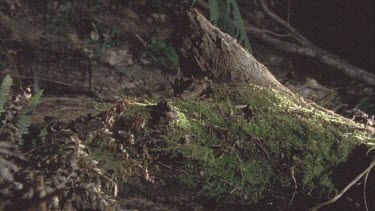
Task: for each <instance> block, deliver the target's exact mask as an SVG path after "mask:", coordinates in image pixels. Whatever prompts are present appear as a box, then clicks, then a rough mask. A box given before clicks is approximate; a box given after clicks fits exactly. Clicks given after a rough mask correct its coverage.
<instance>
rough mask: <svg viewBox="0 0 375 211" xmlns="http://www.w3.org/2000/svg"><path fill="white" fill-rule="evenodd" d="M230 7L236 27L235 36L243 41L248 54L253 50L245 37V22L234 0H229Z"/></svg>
mask: <svg viewBox="0 0 375 211" xmlns="http://www.w3.org/2000/svg"><path fill="white" fill-rule="evenodd" d="M231 3H232V8H233V17H234V18H233V19H234V22H235V23H236V29H237V35H236V37H238V38H239V42H240V43H243V44H244V45H245V48H246V49H247V50H248V51H249V53H250V54H253V51H252V49H251V45H250V41H249V38H248V37H247V34H246V30H245V24H244V21H243V19H242V15H241V12H240V8H239V7H238V4H237V2H236V1H235V0H231Z"/></svg>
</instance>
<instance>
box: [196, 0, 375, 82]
mask: <svg viewBox="0 0 375 211" xmlns="http://www.w3.org/2000/svg"><path fill="white" fill-rule="evenodd" d="M259 2H260V4H261V7H262V9H263V11H264V12H265V14H267V15H268V16H269V17H270V18H271V19H272V20H273V21H274V22H275V23H278V24H279V25H281V27H283V29H285V30H286V31H288V32H289V33H290V34H291V35H292V37H294V38H296V40H298V41H299V43H298V44H296V43H293V42H290V41H284V40H281V39H280V37H278V36H276V37H275V36H273V34H272V33H270V32H268V31H266V30H263V29H260V28H257V27H255V26H252V25H250V24H245V28H246V32H247V34H248V35H249V37H251V38H255V39H257V40H260V41H262V42H264V43H266V44H267V45H270V46H272V47H274V48H276V49H278V50H280V51H283V52H286V53H292V54H298V55H302V56H304V57H307V58H309V59H313V60H314V61H316V62H318V63H320V64H323V65H325V66H327V67H329V68H331V69H333V70H336V71H339V72H341V73H343V74H345V75H346V76H348V77H350V78H353V79H355V80H358V81H360V82H362V83H365V84H367V85H369V86H374V87H375V75H374V74H372V73H369V72H367V71H365V70H363V69H361V68H359V67H356V66H354V65H351V64H349V63H348V62H347V61H345V60H344V59H341V58H340V57H339V56H337V55H335V54H332V53H330V52H328V51H326V50H324V49H321V48H319V47H317V46H316V45H314V44H313V43H311V42H310V41H309V40H307V39H306V38H305V37H304V36H303V35H302V34H301V33H299V32H298V31H297V30H296V29H295V28H293V27H292V26H291V25H290V24H289V23H288V22H286V21H285V20H283V19H282V18H281V17H279V16H277V15H276V14H275V13H273V12H272V11H271V10H270V9H269V8H268V7H267V5H266V4H265V3H264V1H263V0H261V1H259ZM197 5H199V6H200V8H201V9H203V10H204V12H205V13H207V14H208V13H209V5H208V4H207V3H206V2H205V1H203V0H198V1H197Z"/></svg>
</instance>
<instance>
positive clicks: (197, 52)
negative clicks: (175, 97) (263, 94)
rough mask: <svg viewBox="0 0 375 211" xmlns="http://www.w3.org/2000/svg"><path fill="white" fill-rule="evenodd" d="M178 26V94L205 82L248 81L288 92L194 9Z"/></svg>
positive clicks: (191, 92) (200, 88)
mask: <svg viewBox="0 0 375 211" xmlns="http://www.w3.org/2000/svg"><path fill="white" fill-rule="evenodd" d="M179 26H181V27H179V28H178V29H177V31H178V33H179V35H178V40H177V43H178V53H179V58H180V67H181V73H180V79H179V80H178V81H177V82H176V89H175V90H176V91H177V93H178V94H180V95H181V96H183V97H189V96H195V95H199V94H201V93H202V92H203V91H204V89H205V88H206V87H208V85H207V84H208V83H209V82H225V83H249V84H254V85H258V86H262V87H270V88H274V89H275V90H277V91H280V92H284V93H289V94H291V92H290V91H289V90H288V89H287V88H285V87H284V86H283V85H282V84H281V83H279V82H278V81H277V80H276V79H275V77H274V76H273V75H272V74H271V73H270V72H269V71H268V69H267V68H266V67H265V66H264V65H263V64H261V63H259V62H258V61H257V60H256V59H255V58H254V57H253V56H252V55H251V54H249V53H248V52H247V51H246V50H245V49H244V48H243V47H241V45H240V44H238V43H237V41H236V40H235V39H233V38H232V37H231V36H229V35H228V34H225V33H223V32H221V31H220V30H219V29H218V28H217V27H215V26H213V25H212V24H211V23H210V22H209V21H208V20H207V19H206V18H205V17H204V16H203V15H202V14H200V13H199V12H198V11H197V10H192V11H188V12H187V15H186V16H184V17H182V20H181V21H180V22H179Z"/></svg>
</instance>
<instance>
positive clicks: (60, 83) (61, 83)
mask: <svg viewBox="0 0 375 211" xmlns="http://www.w3.org/2000/svg"><path fill="white" fill-rule="evenodd" d="M0 74H1V75H6V74H5V73H0ZM11 77H12V78H20V79H34V80H40V81H46V82H49V83H54V84H59V85H63V86H69V87H74V85H73V84H68V83H64V82H60V81H54V80H49V79H45V78H39V77H31V76H21V75H11Z"/></svg>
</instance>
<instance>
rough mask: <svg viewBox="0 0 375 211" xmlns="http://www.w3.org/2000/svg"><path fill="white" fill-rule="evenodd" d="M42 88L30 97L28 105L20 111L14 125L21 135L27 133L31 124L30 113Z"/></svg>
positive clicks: (36, 103) (38, 99) (37, 100)
mask: <svg viewBox="0 0 375 211" xmlns="http://www.w3.org/2000/svg"><path fill="white" fill-rule="evenodd" d="M42 93H43V90H39V91H38V92H37V93H36V94H35V95H34V96H33V97H32V98H31V101H30V103H29V105H28V106H27V107H26V108H25V109H24V110H23V111H22V112H21V113H20V115H19V117H18V119H17V123H16V126H17V128H18V129H19V130H20V133H21V134H22V135H25V134H28V133H29V127H30V125H31V115H32V113H33V111H34V110H35V108H36V106H37V105H38V103H39V101H40V97H41V96H42Z"/></svg>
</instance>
